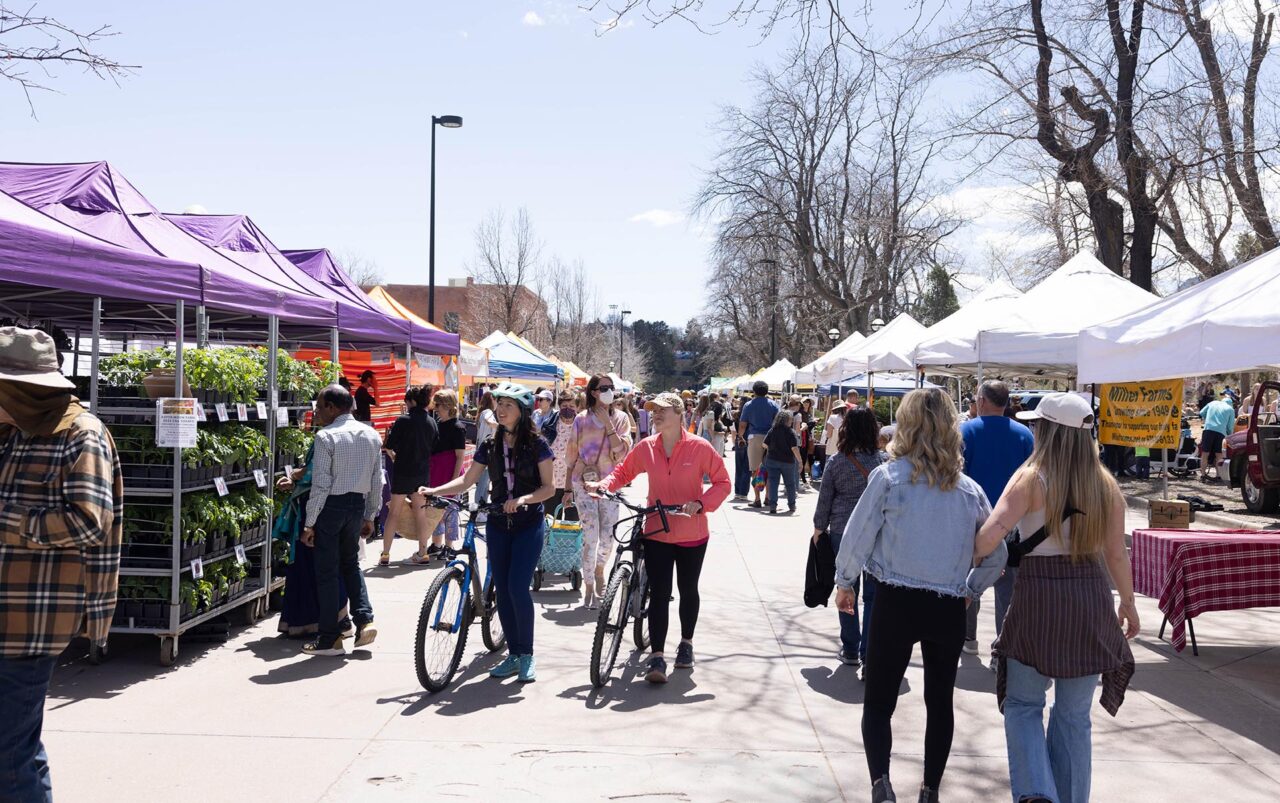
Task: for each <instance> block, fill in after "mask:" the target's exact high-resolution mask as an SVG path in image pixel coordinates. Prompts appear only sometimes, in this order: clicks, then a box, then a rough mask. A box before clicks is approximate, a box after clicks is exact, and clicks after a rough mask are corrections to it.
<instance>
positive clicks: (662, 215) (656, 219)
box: [629, 209, 684, 228]
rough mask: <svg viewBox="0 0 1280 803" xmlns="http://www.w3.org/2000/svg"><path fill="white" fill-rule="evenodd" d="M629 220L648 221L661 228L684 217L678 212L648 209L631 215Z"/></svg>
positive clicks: (633, 221) (634, 221) (636, 221)
mask: <svg viewBox="0 0 1280 803" xmlns="http://www.w3.org/2000/svg"><path fill="white" fill-rule="evenodd" d="M629 220H630V222H632V223H649V224H652V225H654V226H657V227H658V228H662V227H663V226H670V225H673V224H675V223H679V222H680V221H681V220H684V217H683V216H682V215H680V213H678V212H670V211H668V210H666V209H650V210H649V211H648V212H641V213H640V214H638V215H632V216H631V217H630V218H629Z"/></svg>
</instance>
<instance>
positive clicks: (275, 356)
mask: <svg viewBox="0 0 1280 803" xmlns="http://www.w3.org/2000/svg"><path fill="white" fill-rule="evenodd" d="M279 359H280V319H279V318H277V317H276V316H274V315H272V316H270V317H269V318H267V404H268V405H269V406H270V414H269V415H268V416H267V439H268V442H269V443H270V445H271V449H270V451H269V452H268V454H269V455H270V456H269V457H268V458H267V460H269V461H270V462H269V463H267V477H268V478H271V477H273V476H275V472H276V464H275V459H276V457H275V455H276V421H277V419H276V415H277V414H276V409H277V408H278V407H279V406H280V364H279ZM271 541H272V539H267V541H266V543H264V544H263V545H262V556H261V561H262V566H261V568H260V569H259V582H260V583H262V590H263V593H264V594H270V592H271V546H272V544H271Z"/></svg>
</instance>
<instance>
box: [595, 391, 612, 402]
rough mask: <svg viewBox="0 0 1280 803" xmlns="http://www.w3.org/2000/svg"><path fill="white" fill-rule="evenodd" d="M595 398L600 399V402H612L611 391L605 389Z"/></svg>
mask: <svg viewBox="0 0 1280 803" xmlns="http://www.w3.org/2000/svg"><path fill="white" fill-rule="evenodd" d="M596 398H598V399H599V400H600V403H601V404H613V391H612V390H606V391H605V392H604V393H601V394H600V395H598V396H597V397H596Z"/></svg>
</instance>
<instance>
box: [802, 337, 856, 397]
mask: <svg viewBox="0 0 1280 803" xmlns="http://www.w3.org/2000/svg"><path fill="white" fill-rule="evenodd" d="M866 339H867V337H866V335H864V334H862V333H861V332H853V333H852V334H850V335H849V336H848V337H846V338H845V339H844V340H841V341H840V342H839V343H837V344H836V345H835V346H833V347H832V348H831V350H830V351H828V352H827V353H826V354H823V355H822V356H821V357H818V358H817V359H816V360H814V361H813V362H811V363H809V364H808V365H806V366H804V367H803V368H797V369H796V373H795V376H794V377H792V379H791V381H792V382H794V383H796V384H797V385H816V384H817V383H818V379H817V377H818V366H819V365H820V364H821V363H822V362H823V361H824V360H834V359H837V358H838V357H840V355H842V354H851V353H852V352H854V351H855V350H856V349H857V348H858V347H859V346H861V345H862V344H863V343H864V342H866Z"/></svg>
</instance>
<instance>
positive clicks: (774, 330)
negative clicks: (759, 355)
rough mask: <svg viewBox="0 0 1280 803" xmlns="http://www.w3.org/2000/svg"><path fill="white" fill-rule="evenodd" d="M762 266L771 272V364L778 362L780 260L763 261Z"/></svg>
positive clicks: (761, 261)
mask: <svg viewBox="0 0 1280 803" xmlns="http://www.w3.org/2000/svg"><path fill="white" fill-rule="evenodd" d="M760 264H761V265H765V266H767V270H768V271H769V298H770V303H769V306H770V310H769V364H770V365H773V364H774V363H775V362H777V361H778V260H776V259H768V258H766V259H762V260H760Z"/></svg>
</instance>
